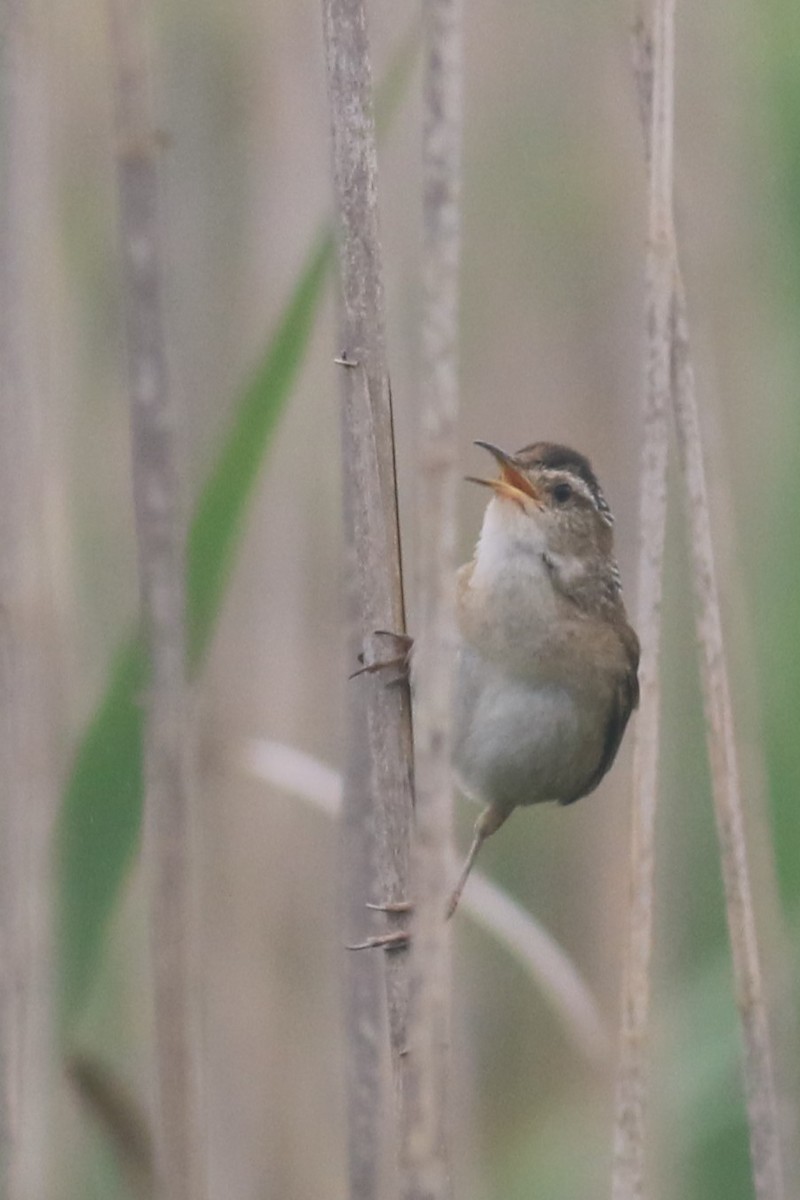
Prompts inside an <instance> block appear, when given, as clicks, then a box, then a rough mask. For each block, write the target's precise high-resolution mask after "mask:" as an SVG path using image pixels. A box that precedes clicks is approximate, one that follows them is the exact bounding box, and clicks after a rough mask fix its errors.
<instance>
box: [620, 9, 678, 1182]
mask: <svg viewBox="0 0 800 1200" xmlns="http://www.w3.org/2000/svg"><path fill="white" fill-rule="evenodd" d="M674 25H675V0H655V6H654V18H653V70H652V80H653V82H652V89H653V91H652V95H653V100H652V105H651V110H650V146H651V148H652V152H651V154H650V160H649V185H648V197H649V199H648V239H647V257H646V279H645V320H646V347H645V388H644V414H643V415H644V449H643V458H642V473H641V510H640V535H639V536H640V549H639V595H638V606H639V607H638V630H639V637H640V639H641V643H642V657H641V663H640V667H639V683H640V688H641V707H640V712H639V716H638V718H637V722H636V731H635V738H634V751H633V796H634V802H633V812H632V827H631V878H630V906H629V917H628V922H629V923H628V933H627V942H626V947H625V966H624V974H623V984H622V1024H621V1031H620V1050H619V1056H620V1057H619V1066H618V1073H617V1089H616V1113H615V1130H614V1161H613V1176H612V1196H613V1200H640V1198H641V1197H644V1196H645V1194H646V1192H645V1107H646V1095H645V1093H646V1072H647V1043H648V1034H649V1018H650V958H651V952H652V941H653V886H654V882H653V880H654V862H655V855H654V828H655V814H656V804H657V798H658V764H659V748H660V723H661V721H660V718H661V708H660V679H659V650H660V642H661V597H662V585H663V559H664V535H665V529H666V512H667V458H668V427H667V414H668V409H669V405H670V401H671V361H672V324H671V315H672V264H673V258H674V249H673V247H674V228H673V214H672V194H673V124H674V65H675V40H674V39H675V33H674Z"/></svg>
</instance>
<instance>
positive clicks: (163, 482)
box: [109, 0, 205, 1200]
mask: <svg viewBox="0 0 800 1200" xmlns="http://www.w3.org/2000/svg"><path fill="white" fill-rule="evenodd" d="M109 15H110V29H111V58H112V64H113V71H114V91H115V107H116V132H117V139H118V159H117V167H118V189H119V205H120V228H121V241H122V254H123V278H124V291H125V325H126V340H127V351H128V378H129V389H130V410H131V427H132V455H133V497H134V509H135V518H136V533H137V541H138V551H139V579H140V590H141V608H142V616H143V622H144V627H145V632H146V636H147V644H148V648H149V655H150V688H149V694H148V697H147V710H148V711H147V728H146V733H145V774H146V788H145V852H146V862H147V867H148V871H149V902H150V925H151V929H150V944H151V954H152V969H153V988H154V1009H155V1013H154V1016H155V1039H156V1046H155V1058H156V1082H157V1086H156V1098H157V1110H156V1116H155V1119H154V1120H153V1123H152V1126H153V1129H154V1131H155V1139H156V1145H155V1156H156V1163H155V1165H156V1180H157V1184H156V1188H157V1192H156V1194H157V1195H158V1196H159V1197H163V1198H164V1200H196V1198H198V1197H201V1196H202V1195H203V1194H204V1191H205V1183H204V1171H203V1165H202V1163H203V1160H202V1146H203V1139H202V1137H201V1134H200V1128H199V1112H198V1108H199V1097H198V1093H197V1077H196V1063H195V1062H194V1060H193V1044H192V1043H193V1038H192V1032H193V1030H192V1019H191V1018H192V1014H191V1007H190V976H191V972H192V964H191V944H192V942H191V915H192V908H191V886H190V843H191V819H190V818H191V789H190V762H189V758H190V753H189V735H188V722H187V715H188V714H187V694H186V682H185V679H186V664H185V598H184V540H185V535H184V523H183V520H182V514H181V511H180V502H179V490H180V489H179V478H178V466H177V451H176V428H175V426H176V414H175V409H174V404H173V402H172V400H171V398H170V395H169V387H168V379H167V356H166V336H165V331H164V322H163V315H162V299H161V259H160V246H159V228H158V178H157V169H156V156H157V152H158V138H157V135H156V131H155V128H154V125H153V120H152V116H151V99H150V88H151V78H150V71H149V62H148V52H147V42H146V39H147V29H146V23H147V19H148V16H149V12H148V5H147V4H146V2H145V0H110V3H109Z"/></svg>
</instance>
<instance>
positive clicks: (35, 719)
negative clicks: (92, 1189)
mask: <svg viewBox="0 0 800 1200" xmlns="http://www.w3.org/2000/svg"><path fill="white" fill-rule="evenodd" d="M41 34H42V28H41V24H40V21H39V14H38V12H37V11H35V6H32V5H30V4H28V3H26V2H25V0H8V2H7V3H5V4H4V5H3V6H2V11H1V12H0V179H1V180H2V182H1V183H0V779H2V796H1V797H0V1194H2V1196H3V1197H4V1200H38V1198H39V1197H41V1196H42V1195H43V1194H44V1187H45V1182H46V1176H47V1169H48V1166H49V1165H50V1164H49V1156H48V1148H49V1145H50V1142H51V1135H50V1128H51V1125H50V1122H49V1120H48V1118H49V1113H48V1107H49V1104H50V1097H51V1094H52V1081H51V1077H50V1064H49V1055H50V1050H51V1037H50V1035H51V1023H50V1018H51V1012H50V1003H49V1000H50V990H49V984H50V978H49V965H50V964H49V954H48V951H49V944H48V943H49V937H48V919H49V896H50V886H49V876H48V867H49V862H48V859H49V835H50V823H51V819H52V813H53V810H54V804H55V784H54V770H53V766H54V764H53V748H54V737H53V730H52V724H51V717H52V716H53V715H54V714H53V704H52V696H53V687H52V684H53V680H52V678H50V677H49V670H50V667H51V664H50V663H49V662H48V656H47V653H46V651H47V648H48V645H47V644H48V641H49V635H50V631H51V622H52V607H51V600H52V597H51V594H50V589H49V583H50V581H49V579H48V578H47V572H46V569H45V568H46V563H47V554H46V544H45V541H46V539H45V525H44V512H43V505H44V482H45V476H46V470H47V467H46V463H45V453H44V438H43V430H42V426H41V415H42V414H41V395H40V392H39V388H38V386H37V384H38V382H39V380H38V378H37V371H36V366H37V363H38V362H39V361H40V355H41V344H40V342H39V340H38V339H39V335H40V331H41V329H42V326H43V324H44V320H43V318H44V317H45V315H46V314H44V313H42V312H41V311H39V310H38V308H37V303H38V301H39V300H40V298H41V297H40V293H39V291H38V288H37V283H38V275H37V271H36V267H37V266H38V265H39V264H38V263H37V262H36V250H37V248H38V246H39V244H40V242H39V239H40V237H41V236H42V229H41V227H40V226H39V224H38V221H37V218H39V217H40V216H41V212H42V205H43V195H42V185H43V184H46V172H45V170H44V169H43V151H44V148H45V142H46V138H45V133H44V128H43V125H42V124H41V116H42V113H41V101H42V93H41V90H40V84H41V77H42V66H43V64H42V61H41V59H42V46H41Z"/></svg>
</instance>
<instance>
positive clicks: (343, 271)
mask: <svg viewBox="0 0 800 1200" xmlns="http://www.w3.org/2000/svg"><path fill="white" fill-rule="evenodd" d="M322 8H323V25H324V35H325V52H326V64H327V77H328V95H329V103H330V113H331V130H332V143H333V178H334V191H335V198H336V207H337V212H338V217H339V267H340V276H341V294H342V296H341V298H342V307H341V345H340V355H339V362H340V364H341V365H340V367H339V370H340V377H341V386H342V457H343V472H344V490H345V519H346V531H345V536H346V540H347V550H348V556H349V557H348V564H349V565H350V566H351V568H352V569H351V571H350V580H351V588H352V593H351V604H352V611H353V628H354V631H355V641H356V643H357V644H358V645H359V646H360V648H361V653H362V654H363V655H364V659H365V662H366V663H367V664H373V663H375V662H376V661H380V659H381V658H384V659H385V658H386V657H391V656H392V641H391V639H387V638H385V637H383V638H382V637H376V631H377V630H390V631H391V632H392V633H396V634H404V633H405V611H404V604H403V585H402V565H401V561H400V535H399V529H398V522H397V490H396V478H395V461H394V433H393V428H392V404H391V392H390V388H389V374H388V365H387V359H386V345H385V311H384V310H385V302H384V292H383V279H382V272H381V250H380V241H379V237H378V210H377V157H376V148H375V121H374V115H373V107H372V75H371V66H370V60H369V38H368V34H367V26H366V13H365V9H364V3H363V0H323V6H322ZM349 686H350V687H351V688H353V689H358V690H359V691H360V692H361V693H362V694H363V704H364V708H365V710H366V717H367V719H366V726H367V732H368V753H367V754H366V755H364V756H363V759H362V760H361V761H362V763H363V767H362V769H363V772H364V774H363V775H362V776H361V777H360V778H358V779H355V778H354V777H353V772H352V764H353V763H354V762H355V761H357V759H356V756H355V755H354V753H353V750H352V748H351V749H350V750H349V751H348V756H347V761H348V780H347V783H348V787H347V792H346V795H345V799H344V805H345V821H348V820H351V821H357V820H361V821H362V822H363V824H364V826H366V827H370V828H372V829H374V844H375V857H374V862H375V864H376V870H375V871H373V874H372V878H373V881H374V886H375V889H376V890H375V892H374V893H372V894H367V895H362V896H361V902H362V903H363V902H366V901H373V902H375V901H378V902H383V903H389V904H396V903H398V902H404V901H407V900H408V898H409V897H408V860H409V844H410V836H411V822H412V816H413V792H412V745H411V707H410V697H409V691H408V687H407V686H406V685H405V684H404V683H399V684H398V683H395V684H387V680H386V678H385V677H383V674H382V672H380V671H378V672H376V673H374V674H362V675H360V676H359V678H358V679H356V680H353V681H352V682H351V683H350V685H349ZM362 711H363V710H362ZM362 727H363V721H362ZM349 733H350V736H351V737H352V736H358V731H357V729H356V721H355V720H351V722H350V728H349ZM348 814H349V815H348ZM346 886H352V884H349V885H346ZM404 920H405V918H404V917H403V916H401V915H399V914H392V913H389V914H387V916H386V921H387V922H388V925H389V928H390V930H391V929H393V928H399V927H401V926H402V924H403V923H404ZM385 974H386V987H387V1002H388V1016H389V1039H390V1052H391V1060H392V1071H393V1078H394V1083H395V1092H396V1099H397V1103H398V1106H399V1110H401V1109H402V1103H403V1077H404V1070H405V1050H406V1048H407V1044H406V1043H407V1020H408V953H407V951H406V950H405V949H400V950H394V951H392V952H391V953H390V954H387V955H386V956H385Z"/></svg>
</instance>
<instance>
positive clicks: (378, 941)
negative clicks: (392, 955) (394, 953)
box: [347, 929, 411, 950]
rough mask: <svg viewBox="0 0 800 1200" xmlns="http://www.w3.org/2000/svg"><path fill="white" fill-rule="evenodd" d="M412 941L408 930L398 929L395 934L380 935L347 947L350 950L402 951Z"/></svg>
mask: <svg viewBox="0 0 800 1200" xmlns="http://www.w3.org/2000/svg"><path fill="white" fill-rule="evenodd" d="M410 940H411V934H410V933H409V932H408V930H407V929H396V930H395V931H394V932H393V933H379V934H377V935H376V936H375V937H369V938H367V939H366V941H363V942H356V943H355V944H354V945H350V946H347V949H348V950H402V949H403V948H404V947H405V946H407V945H408V943H409V941H410Z"/></svg>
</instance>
